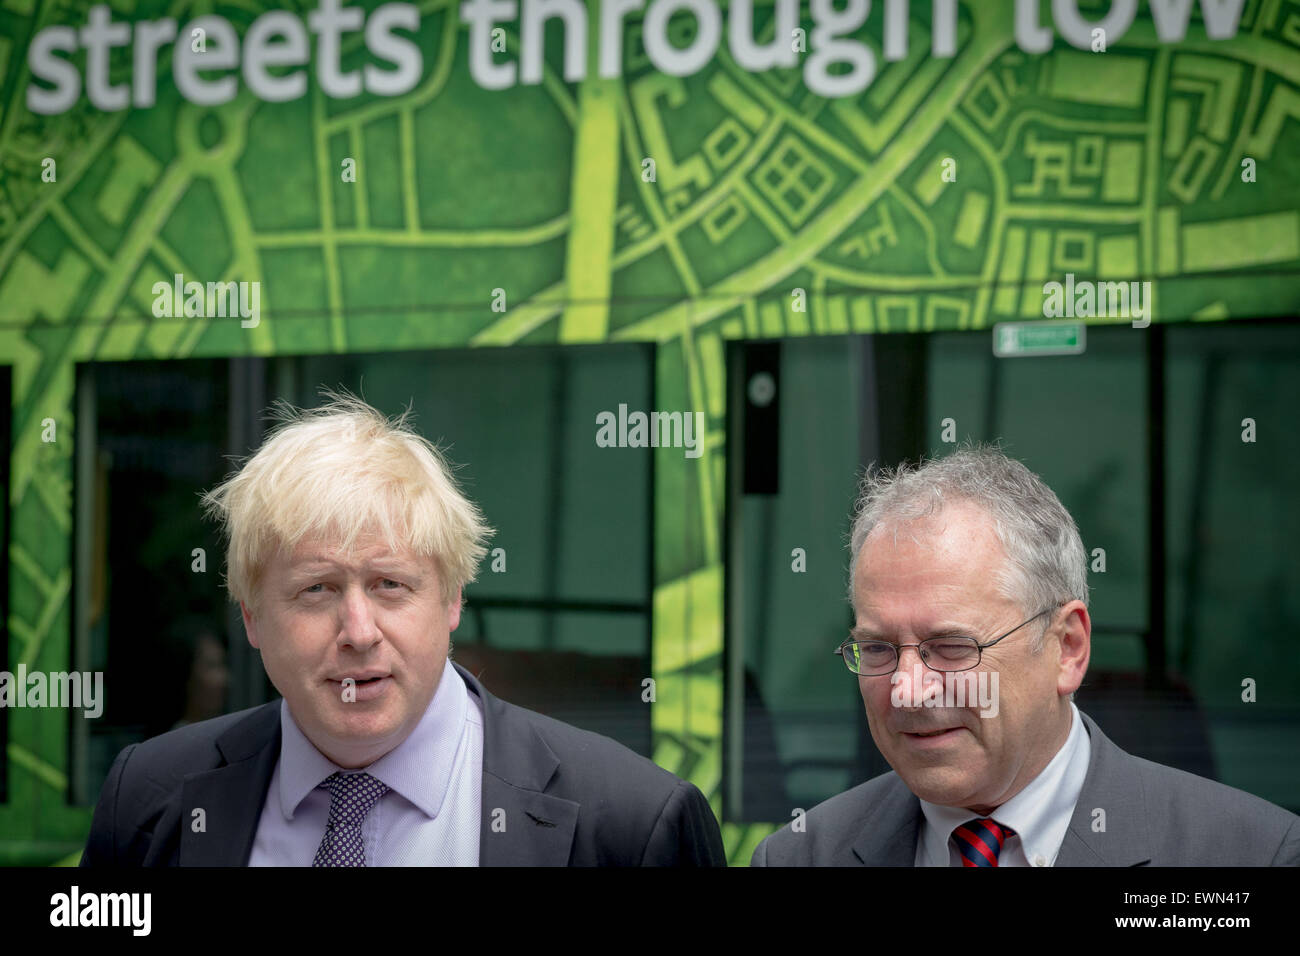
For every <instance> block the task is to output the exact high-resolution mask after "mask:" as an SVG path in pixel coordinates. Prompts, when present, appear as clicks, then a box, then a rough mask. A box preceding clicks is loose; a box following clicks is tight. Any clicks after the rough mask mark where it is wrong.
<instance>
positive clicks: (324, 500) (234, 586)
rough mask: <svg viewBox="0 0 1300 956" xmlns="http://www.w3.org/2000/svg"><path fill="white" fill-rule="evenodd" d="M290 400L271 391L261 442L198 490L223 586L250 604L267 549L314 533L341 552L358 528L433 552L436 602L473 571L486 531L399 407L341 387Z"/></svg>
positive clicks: (283, 547)
mask: <svg viewBox="0 0 1300 956" xmlns="http://www.w3.org/2000/svg"><path fill="white" fill-rule="evenodd" d="M322 391H323V394H324V396H325V397H326V398H327V399H328V402H327V403H326V404H324V405H321V406H320V407H318V408H313V409H296V408H294V407H292V406H291V405H289V404H288V403H287V402H276V403H275V404H274V405H273V406H272V409H271V413H270V414H271V418H272V419H274V420H278V422H279V424H278V425H276V426H275V427H273V428H272V430H271V432H270V433H269V435H268V436H267V439H266V441H265V442H263V444H262V447H261V448H259V449H258V450H257V452H256V453H255V454H253V455H252V456H251V457H249V458H248V459H247V460H246V461H245V462H244V463H243V465H242V466H240V467H239V468H238V469H237V470H236V471H234V472H232V473H231V474H230V475H229V476H227V478H226V479H225V481H223V482H222V483H221V484H219V485H218V486H217V487H215V488H213V489H212V490H211V491H209V492H207V493H206V494H204V495H203V497H202V499H201V504H202V507H203V509H204V513H205V514H206V515H207V516H208V517H210V518H213V519H215V520H217V521H219V522H220V523H221V525H222V527H223V529H224V530H225V531H226V532H227V534H228V535H229V545H228V547H227V549H226V587H227V590H229V592H230V596H231V597H232V598H233V599H234V600H236V601H240V602H243V603H245V604H247V605H248V606H249V607H250V608H254V609H256V607H257V601H256V599H255V598H256V595H257V593H258V588H259V587H260V585H261V579H262V575H263V572H264V571H265V568H266V565H267V563H268V562H269V561H270V560H271V558H272V557H273V556H274V554H275V553H276V551H277V549H278V550H279V551H281V552H283V553H286V554H289V553H292V552H293V550H294V548H295V547H296V546H297V545H298V543H299V542H300V541H302V540H303V539H304V538H308V537H312V538H315V537H323V538H325V539H326V540H329V541H331V542H337V544H338V547H339V548H340V550H342V551H343V552H344V553H347V552H350V551H352V550H353V548H354V547H355V545H356V541H357V538H358V537H359V536H361V535H362V534H364V533H367V532H378V533H379V534H381V535H382V536H383V538H384V540H385V542H386V543H387V544H388V547H389V549H390V550H392V551H399V550H401V549H402V548H403V547H405V548H409V549H410V550H411V551H412V552H414V553H415V554H417V555H419V556H421V557H426V558H433V559H434V561H435V562H436V564H437V566H438V573H439V577H440V578H441V583H442V597H443V601H444V603H447V604H450V603H451V602H453V601H455V600H456V597H457V595H458V594H459V593H460V590H461V588H462V587H464V586H465V585H466V584H468V583H469V582H471V581H473V580H474V578H475V576H476V574H477V573H478V565H479V562H480V561H482V560H483V556H484V555H485V554H486V553H487V546H486V542H487V539H488V538H489V536H491V534H492V533H493V531H492V529H491V528H489V527H488V526H487V524H486V523H485V522H484V519H483V514H482V512H481V511H480V510H479V508H478V506H476V505H475V504H474V503H473V502H471V501H470V500H469V499H468V498H466V497H465V496H464V495H463V494H462V493H461V491H460V489H459V487H458V486H457V484H456V480H455V478H454V477H453V475H452V467H451V465H450V464H449V463H448V462H447V459H446V458H445V457H444V456H443V453H442V451H441V450H440V449H439V448H438V447H437V446H435V445H434V444H432V443H431V442H429V441H428V440H427V439H425V438H424V437H422V436H420V435H418V434H416V433H415V432H414V431H413V430H412V429H411V427H410V425H409V424H408V422H407V418H408V416H409V415H410V414H411V410H410V408H409V407H408V408H407V410H406V411H405V412H403V413H402V415H401V416H400V417H398V418H395V419H391V420H390V419H388V418H386V417H385V416H384V415H383V414H382V413H381V412H379V411H378V410H377V409H375V408H373V407H371V406H370V405H368V404H366V403H365V402H364V401H362V400H361V399H359V398H357V397H355V396H353V395H351V394H348V393H346V392H342V393H340V392H335V391H332V390H329V389H324V390H322Z"/></svg>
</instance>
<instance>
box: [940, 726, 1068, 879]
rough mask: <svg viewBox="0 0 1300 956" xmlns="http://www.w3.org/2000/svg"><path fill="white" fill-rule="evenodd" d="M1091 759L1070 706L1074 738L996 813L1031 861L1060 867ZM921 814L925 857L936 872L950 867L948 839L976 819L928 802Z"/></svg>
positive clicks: (958, 809)
mask: <svg viewBox="0 0 1300 956" xmlns="http://www.w3.org/2000/svg"><path fill="white" fill-rule="evenodd" d="M1089 753H1090V747H1089V743H1088V731H1087V728H1085V727H1084V726H1083V720H1082V719H1081V718H1080V716H1079V709H1078V708H1077V707H1075V705H1074V702H1073V701H1071V702H1070V732H1069V734H1068V735H1067V736H1066V738H1065V743H1064V744H1063V745H1062V746H1061V749H1060V750H1058V751H1057V752H1056V756H1055V757H1053V758H1052V759H1051V761H1049V762H1048V764H1047V766H1046V767H1044V768H1043V769H1042V771H1041V772H1040V773H1039V774H1038V776H1036V777H1035V778H1034V779H1033V780H1031V781H1029V783H1028V784H1027V785H1026V786H1025V787H1024V789H1023V790H1021V791H1020V792H1019V793H1017V794H1016V795H1015V796H1014V797H1012V798H1011V799H1010V800H1008V801H1007V802H1006V803H1004V804H1002V806H1000V807H998V808H997V809H996V810H994V811H993V813H992V817H993V819H994V820H996V821H997V822H998V823H1000V824H1002V825H1003V826H1006V827H1010V828H1011V829H1012V830H1014V831H1015V832H1016V835H1017V836H1018V837H1020V846H1021V848H1022V849H1023V850H1024V854H1025V858H1026V859H1027V860H1030V861H1032V860H1033V859H1034V858H1035V857H1036V856H1041V857H1042V858H1043V859H1045V860H1047V861H1048V862H1049V863H1055V862H1056V855H1057V853H1059V852H1060V849H1061V844H1062V843H1063V842H1064V840H1065V833H1066V831H1067V830H1068V829H1069V828H1070V817H1071V816H1073V815H1074V805H1075V804H1076V803H1078V802H1079V794H1080V793H1081V792H1082V791H1083V781H1084V778H1085V777H1087V775H1088V758H1089ZM918 799H919V798H918ZM921 811H922V812H923V813H924V814H925V821H926V823H927V824H929V825H928V826H927V827H924V828H923V829H924V831H925V836H924V838H923V839H924V846H925V857H926V859H927V860H929V861H930V864H931V865H932V866H947V865H948V863H949V859H950V856H949V853H948V838H949V837H951V836H952V831H953V830H955V829H956V828H957V827H959V826H961V825H962V824H963V823H967V822H969V821H970V820H971V819H972V818H974V817H975V816H976V814H974V813H973V812H971V811H970V810H968V809H966V808H965V807H945V806H940V805H939V804H935V803H929V802H927V801H925V800H921Z"/></svg>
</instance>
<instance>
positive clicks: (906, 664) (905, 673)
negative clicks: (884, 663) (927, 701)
mask: <svg viewBox="0 0 1300 956" xmlns="http://www.w3.org/2000/svg"><path fill="white" fill-rule="evenodd" d="M908 651H911V652H912V655H913V656H912V657H910V658H909V657H908V656H907V652H908ZM894 679H895V681H896V682H897V683H898V684H899V685H901V688H900V689H901V691H902V694H903V700H909V701H910V700H920V699H921V698H922V694H923V692H924V690H925V688H926V686H928V685H929V684H931V683H933V682H934V681H936V680H938V681H942V680H943V674H942V672H941V671H937V670H935V669H934V668H932V667H930V666H929V665H928V664H926V663H925V659H924V658H923V657H921V649H920V648H919V647H917V646H916V645H915V644H908V645H905V646H903V647H900V648H899V649H898V671H897V673H896V674H895V675H894ZM913 685H915V686H913Z"/></svg>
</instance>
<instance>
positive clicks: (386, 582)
mask: <svg viewBox="0 0 1300 956" xmlns="http://www.w3.org/2000/svg"><path fill="white" fill-rule="evenodd" d="M384 583H385V584H393V585H396V586H397V587H399V588H400V587H402V586H403V585H402V582H401V581H394V580H393V579H392V578H384Z"/></svg>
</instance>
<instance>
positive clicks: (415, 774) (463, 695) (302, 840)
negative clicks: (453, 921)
mask: <svg viewBox="0 0 1300 956" xmlns="http://www.w3.org/2000/svg"><path fill="white" fill-rule="evenodd" d="M362 769H364V770H365V772H366V773H368V774H370V775H371V776H372V777H375V778H377V779H378V780H380V781H381V782H383V783H384V784H387V786H388V787H389V791H388V792H387V793H385V794H384V795H383V796H382V797H381V798H380V799H379V802H378V803H376V804H375V806H374V808H373V809H371V811H370V812H369V813H368V814H366V818H365V820H364V821H363V822H362V824H361V840H362V843H363V845H364V848H365V857H366V865H367V866H478V852H479V824H480V820H481V814H482V810H481V807H480V796H481V793H482V786H483V708H482V705H481V704H480V703H479V700H478V698H477V697H476V696H475V695H474V694H473V693H471V692H470V691H469V689H468V688H467V687H466V685H465V681H464V679H462V678H461V676H460V674H459V673H457V672H456V668H454V667H452V666H451V661H447V663H446V664H445V665H444V667H443V671H442V677H441V679H440V680H439V681H438V689H437V690H436V691H435V692H434V695H433V699H432V700H431V701H429V706H428V707H427V708H426V709H425V712H424V716H423V717H421V718H420V722H419V723H418V724H416V725H415V729H414V730H412V731H411V733H410V734H409V735H408V736H407V738H406V739H405V740H403V741H402V742H401V743H400V744H398V745H397V746H396V747H395V748H394V749H393V750H391V751H389V752H388V753H386V754H384V756H382V757H380V758H379V759H378V760H376V761H375V762H374V763H372V764H370V766H368V767H365V768H362ZM340 770H343V768H342V767H339V766H338V765H337V764H335V763H334V762H333V761H332V760H330V759H329V758H328V757H326V756H325V755H324V754H322V753H321V752H320V751H319V750H317V749H316V747H315V746H314V745H313V744H312V742H311V741H310V740H308V739H307V737H306V735H304V734H303V732H302V730H301V729H300V728H299V727H298V724H297V723H296V722H295V721H294V719H293V715H292V714H290V713H289V705H288V703H287V702H285V701H281V703H280V758H279V760H278V761H276V765H275V771H274V772H273V773H272V774H271V784H270V787H269V788H268V789H267V792H266V802H265V803H263V805H262V816H261V819H260V820H259V821H258V824H257V835H256V836H255V838H254V840H253V852H252V855H251V856H250V857H249V860H248V865H249V866H311V865H312V861H313V860H314V859H315V858H316V850H317V849H318V848H319V847H320V843H321V839H322V838H323V837H324V836H325V824H326V823H327V822H328V821H329V807H330V796H329V791H327V790H323V789H319V785H320V783H321V782H322V781H324V780H325V778H326V777H328V776H329V775H330V774H332V773H334V772H335V771H340ZM344 772H347V771H344Z"/></svg>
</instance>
